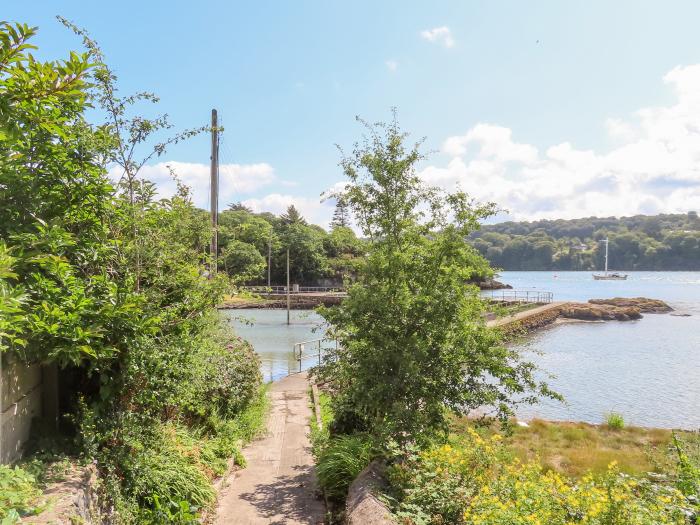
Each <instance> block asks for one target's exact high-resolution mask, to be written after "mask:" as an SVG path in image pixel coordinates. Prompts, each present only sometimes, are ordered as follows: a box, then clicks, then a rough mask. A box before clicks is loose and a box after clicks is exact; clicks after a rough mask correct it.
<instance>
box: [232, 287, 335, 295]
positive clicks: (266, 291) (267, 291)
mask: <svg viewBox="0 0 700 525" xmlns="http://www.w3.org/2000/svg"><path fill="white" fill-rule="evenodd" d="M240 289H241V290H244V291H246V292H251V293H256V294H260V295H285V294H286V293H287V287H286V286H241V287H240ZM342 292H345V287H343V286H296V285H294V286H291V288H290V290H289V293H290V294H291V295H293V294H300V293H342Z"/></svg>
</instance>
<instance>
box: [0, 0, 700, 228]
mask: <svg viewBox="0 0 700 525" xmlns="http://www.w3.org/2000/svg"><path fill="white" fill-rule="evenodd" d="M0 9H1V11H0V13H1V15H0V18H2V19H5V20H11V21H19V22H26V23H28V24H29V25H34V26H38V27H39V34H38V36H37V37H36V39H35V41H34V43H35V44H36V45H38V46H39V47H40V50H39V51H38V52H37V53H36V54H37V56H39V57H41V58H45V59H57V58H61V57H64V56H66V55H67V53H68V52H69V50H72V49H79V48H80V41H79V40H78V39H77V37H75V36H74V35H72V34H71V33H69V32H68V31H67V30H66V29H65V28H64V27H63V26H62V25H60V24H59V23H58V22H57V21H56V19H55V16H56V15H57V14H60V15H62V16H64V17H66V18H68V19H70V20H72V21H73V22H74V23H76V24H77V25H79V26H82V27H84V28H86V29H87V30H88V31H89V32H90V34H91V35H92V37H93V38H95V39H96V40H97V41H98V42H99V43H100V44H101V46H102V48H103V50H104V52H105V54H106V56H107V61H108V63H109V65H110V66H111V67H112V69H114V70H115V72H116V73H117V75H118V79H119V87H120V90H121V92H122V93H124V94H128V93H132V92H136V91H144V90H146V91H152V92H154V93H156V94H158V95H159V97H160V103H159V105H158V106H157V107H150V106H145V107H143V108H142V109H143V111H142V113H143V114H146V115H155V114H156V113H158V112H165V113H168V115H169V116H170V120H171V122H172V123H173V124H174V125H175V127H176V129H184V128H191V127H196V126H201V125H205V124H207V123H208V122H209V118H210V113H211V109H212V108H216V109H217V111H218V114H219V117H220V120H221V123H222V124H223V126H224V131H223V134H222V137H221V148H220V162H221V166H220V194H221V197H220V200H221V203H220V208H221V209H224V208H225V207H226V206H227V205H228V204H230V203H234V202H238V201H242V202H243V203H245V204H246V205H248V206H249V207H251V208H253V209H254V210H255V211H272V212H274V213H280V212H282V211H283V210H284V209H285V208H286V207H287V206H288V205H290V204H295V205H296V206H297V207H298V208H299V209H300V210H301V211H302V213H303V214H304V215H305V216H306V217H307V219H309V220H310V221H311V222H315V223H317V224H321V225H324V226H326V225H327V223H328V221H329V219H330V217H331V215H332V212H333V207H334V202H333V201H332V200H326V201H324V202H321V198H320V196H321V194H322V193H324V192H325V191H327V190H328V189H329V188H333V187H337V185H338V183H340V182H342V181H343V174H342V172H341V169H340V167H339V166H338V162H339V160H340V153H339V151H338V149H337V147H336V145H340V146H341V147H343V148H344V149H345V150H351V148H352V144H353V143H354V142H355V141H357V140H359V139H360V138H361V136H362V133H363V128H362V127H361V126H360V125H359V124H358V123H357V122H356V121H355V116H357V115H359V116H361V117H362V118H364V119H366V120H368V121H372V122H374V121H382V120H384V121H385V120H389V119H390V118H391V108H392V107H396V108H397V111H398V118H399V121H400V123H401V126H402V127H403V129H404V130H406V131H408V132H410V133H411V136H412V138H415V139H416V140H417V139H420V138H422V137H425V138H426V142H425V150H426V151H429V152H432V153H430V155H428V158H427V159H426V160H425V161H423V162H422V164H421V165H420V166H419V167H418V170H419V174H420V176H421V177H422V178H423V179H424V180H425V181H426V183H429V184H433V185H438V186H441V187H443V188H445V189H447V190H453V189H455V188H457V187H459V188H461V189H462V190H465V191H467V192H468V193H469V194H471V195H472V196H473V197H475V198H476V199H478V200H481V201H492V202H496V203H497V204H498V206H499V207H500V208H501V209H502V211H501V212H500V213H499V215H498V216H497V217H496V220H507V219H514V220H536V219H543V218H546V219H555V218H576V217H587V216H594V215H595V216H624V215H633V214H638V213H641V214H655V213H678V212H680V213H685V212H687V211H689V210H700V31H698V30H697V20H700V2H697V1H693V0H687V1H680V0H668V1H664V2H660V1H645V0H616V1H615V2H610V1H608V0H605V1H597V0H595V1H594V0H589V1H583V0H572V1H567V2H562V1H560V0H549V1H546V0H539V1H534V0H532V1H520V0H512V1H499V0H481V1H476V0H471V1H468V0H459V1H458V0H454V1H439V0H435V1H432V2H423V1H418V0H404V1H393V0H386V1H381V2H379V1H377V0H375V1H365V0H353V1H352V2H350V1H345V2H340V1H327V0H326V1H323V0H313V1H312V0H297V1H295V2H283V1H277V2H273V1H271V0H267V1H265V0H259V1H256V2H253V1H250V2H238V1H209V0H200V1H199V2H191V1H183V0H170V1H167V2H166V1H163V0H148V1H143V0H141V1H139V2H136V1H133V0H120V1H119V2H88V1H86V0H82V1H78V0H61V1H56V0H32V1H27V2H19V1H14V0H12V1H9V0H0ZM209 147H210V142H209V138H208V137H206V136H199V137H196V138H194V139H192V140H189V141H187V142H185V143H182V144H178V145H177V146H175V147H172V148H171V149H170V150H168V152H167V153H166V154H165V155H164V156H163V157H161V158H159V159H156V160H154V161H153V162H152V163H151V164H149V165H148V166H147V167H146V168H145V169H144V171H143V175H144V176H145V177H147V178H149V179H151V180H153V181H154V182H156V183H157V184H158V187H159V189H160V192H161V194H162V195H163V196H167V195H169V194H171V193H172V192H173V191H174V188H175V184H174V182H173V181H172V180H171V179H170V175H169V173H170V171H169V169H168V166H170V167H171V168H173V169H174V170H175V172H176V173H177V174H178V176H179V177H180V178H181V179H182V180H183V181H184V182H185V183H186V184H188V185H190V186H191V187H192V190H193V195H194V199H195V202H196V204H198V205H200V206H202V207H203V208H207V207H208V205H207V202H208V191H209V180H208V177H209V154H210V151H209Z"/></svg>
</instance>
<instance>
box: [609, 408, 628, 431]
mask: <svg viewBox="0 0 700 525" xmlns="http://www.w3.org/2000/svg"><path fill="white" fill-rule="evenodd" d="M605 424H606V425H607V426H608V428H610V429H612V430H622V429H623V428H625V418H624V417H622V414H619V413H617V412H609V413H608V414H605Z"/></svg>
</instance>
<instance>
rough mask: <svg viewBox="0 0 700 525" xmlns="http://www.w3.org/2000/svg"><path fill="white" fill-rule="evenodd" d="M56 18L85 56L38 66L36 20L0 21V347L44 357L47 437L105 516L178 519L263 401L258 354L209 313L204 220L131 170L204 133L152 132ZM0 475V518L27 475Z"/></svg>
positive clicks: (245, 433) (215, 299)
mask: <svg viewBox="0 0 700 525" xmlns="http://www.w3.org/2000/svg"><path fill="white" fill-rule="evenodd" d="M62 21H63V23H64V24H65V25H66V26H67V27H69V28H70V29H72V30H73V31H74V32H76V34H78V35H79V36H80V37H82V38H83V43H84V45H85V48H86V51H85V52H77V53H76V52H73V53H70V54H69V56H68V58H67V59H65V60H57V61H46V62H42V61H39V60H37V59H35V58H34V57H33V56H31V55H30V53H31V51H32V49H34V46H33V44H32V37H33V36H34V34H35V33H36V28H31V27H28V26H26V25H22V24H9V23H3V24H1V25H0V41H1V44H2V48H1V52H0V101H1V102H0V203H1V205H0V352H1V353H3V354H4V353H7V352H11V353H13V354H14V355H15V356H16V357H17V358H19V359H20V360H24V361H25V362H27V363H36V362H38V363H41V364H45V365H55V366H57V367H59V369H60V372H59V383H60V388H59V391H60V395H59V408H60V412H61V416H60V420H59V425H58V427H59V428H57V429H55V428H54V429H53V430H52V431H53V432H56V431H58V435H59V437H60V439H57V440H55V446H57V447H59V448H61V447H62V448H63V451H64V452H68V453H70V454H73V455H74V456H77V457H78V458H80V459H81V460H84V461H92V462H95V463H96V465H97V468H98V471H99V474H100V478H101V484H102V491H103V494H102V501H103V502H104V506H105V508H104V509H103V510H105V512H107V514H108V515H109V520H110V521H111V522H114V523H153V524H159V523H193V522H194V521H195V520H196V519H197V514H198V512H199V510H200V509H202V508H203V507H205V506H207V505H208V504H210V503H211V502H212V501H213V498H214V492H213V490H212V485H211V480H212V478H213V477H214V476H216V475H219V474H221V473H222V472H223V469H224V468H225V465H226V463H227V459H228V458H230V457H235V456H237V451H238V450H239V447H240V442H241V441H245V440H247V439H250V438H251V437H252V436H253V435H254V434H255V432H256V429H257V428H258V427H259V426H260V424H261V423H262V420H263V414H264V407H265V401H264V399H265V398H264V392H263V390H262V389H261V377H260V372H259V366H258V365H259V363H258V360H257V358H256V357H255V355H254V353H253V352H252V349H251V348H250V346H249V345H248V344H247V343H245V342H244V341H241V340H240V339H238V338H237V337H236V336H235V335H234V334H232V333H230V331H229V329H228V328H227V327H226V326H225V325H223V324H222V323H221V322H220V320H219V318H218V316H217V314H216V311H215V309H214V305H216V304H218V303H219V302H220V300H221V298H222V296H223V292H224V291H226V290H227V289H228V288H229V283H228V281H227V279H226V278H225V277H224V276H215V275H210V273H209V270H208V268H209V267H210V266H211V265H210V258H209V255H208V254H207V247H208V245H209V240H210V239H211V234H212V231H211V228H210V225H209V220H208V217H207V215H206V213H204V212H203V211H201V210H199V209H197V208H196V207H195V206H194V205H193V204H192V201H191V199H190V195H189V190H188V189H187V188H186V187H185V186H183V185H181V184H178V191H177V193H176V194H175V195H174V196H172V197H170V198H167V199H158V198H156V196H155V188H154V186H153V184H151V183H150V182H149V181H147V180H145V179H143V178H142V177H141V175H140V168H141V167H142V166H143V165H144V164H145V163H146V162H147V161H149V160H150V159H152V158H154V157H157V156H159V155H161V154H162V153H163V152H164V151H166V149H167V146H168V145H169V144H173V143H176V142H179V141H181V140H185V139H187V138H188V137H191V136H193V135H195V134H196V133H198V132H200V131H203V130H205V128H200V129H196V130H186V131H183V132H180V133H178V134H175V135H172V136H171V137H170V138H167V139H165V140H164V141H162V142H156V141H155V140H154V136H155V135H154V134H159V136H163V133H166V132H167V131H166V130H168V129H169V128H170V124H169V123H168V120H167V116H165V115H157V116H155V117H152V118H148V117H143V116H141V115H139V104H143V103H146V104H150V103H154V102H157V98H156V97H155V96H154V95H152V94H150V93H139V94H136V95H129V96H121V95H120V93H119V91H118V87H117V82H116V75H115V74H114V71H113V70H111V69H110V68H109V67H108V66H107V65H106V63H105V60H104V56H103V55H102V52H101V50H100V48H99V47H98V46H97V44H96V43H95V42H94V41H93V40H91V39H90V38H89V36H88V35H87V34H86V33H85V32H83V31H82V30H80V29H78V28H76V27H74V26H72V25H71V24H70V23H69V22H67V21H65V20H62ZM88 111H89V113H88ZM88 115H90V119H88ZM108 170H109V171H111V173H112V174H116V176H115V177H113V178H110V177H108V175H107V174H108ZM173 176H175V177H176V174H173ZM115 181H116V182H115ZM34 434H35V435H37V436H41V435H42V432H40V431H38V430H37V431H35V432H34ZM44 435H45V434H44ZM36 445H37V446H39V447H41V448H45V447H46V441H45V440H43V441H42V442H41V443H37V444H36ZM1 475H2V477H1V478H0V480H1V481H2V482H3V484H4V483H5V482H6V481H7V486H9V487H10V489H8V490H10V491H11V492H10V494H17V495H18V496H17V499H16V503H13V498H12V497H11V498H9V499H7V498H6V499H2V500H0V503H1V504H2V505H3V508H2V509H1V510H0V515H3V518H7V520H8V522H10V523H11V522H12V521H13V520H15V519H16V518H17V514H18V513H21V512H29V511H32V503H31V501H28V500H27V498H26V497H25V496H26V495H28V494H30V492H31V491H30V489H29V487H32V486H34V484H33V482H32V480H31V478H29V477H23V475H22V474H21V473H8V472H6V471H5V470H3V471H2V474H1ZM13 487H14V488H13ZM4 489H5V486H4V487H3V492H5V490H4ZM29 499H31V498H29ZM13 509H14V510H13ZM8 516H10V517H9V518H8Z"/></svg>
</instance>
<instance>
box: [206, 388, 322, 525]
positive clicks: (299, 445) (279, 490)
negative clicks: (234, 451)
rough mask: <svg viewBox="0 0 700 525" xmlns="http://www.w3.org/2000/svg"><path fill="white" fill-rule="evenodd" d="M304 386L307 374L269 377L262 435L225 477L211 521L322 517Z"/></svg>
mask: <svg viewBox="0 0 700 525" xmlns="http://www.w3.org/2000/svg"><path fill="white" fill-rule="evenodd" d="M308 388H309V383H308V380H307V378H306V374H295V375H292V376H289V377H286V378H284V379H282V380H280V381H277V382H275V383H273V385H272V392H271V394H270V395H271V397H272V409H271V413H270V417H269V420H268V424H267V429H268V430H267V435H266V436H265V437H263V438H261V439H259V440H257V441H254V442H253V443H251V444H250V445H249V446H247V447H246V448H245V449H244V450H243V455H244V456H245V458H246V460H247V462H248V466H247V467H246V468H245V469H243V470H240V471H237V472H235V473H234V474H233V475H232V476H231V478H230V479H229V480H228V483H227V485H228V486H227V487H226V488H225V489H224V490H223V493H222V494H221V496H220V497H219V504H218V507H217V511H216V517H215V519H214V523H215V524H221V525H223V524H235V525H258V524H273V525H283V524H284V525H287V524H288V525H319V524H322V523H323V517H324V513H325V507H324V504H323V502H322V500H320V499H318V498H317V496H316V490H315V489H316V483H315V477H314V472H313V457H312V456H311V450H310V449H311V445H310V443H309V438H308V434H309V420H310V417H311V412H312V411H311V408H309V397H308V394H307V391H308Z"/></svg>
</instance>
